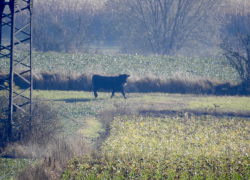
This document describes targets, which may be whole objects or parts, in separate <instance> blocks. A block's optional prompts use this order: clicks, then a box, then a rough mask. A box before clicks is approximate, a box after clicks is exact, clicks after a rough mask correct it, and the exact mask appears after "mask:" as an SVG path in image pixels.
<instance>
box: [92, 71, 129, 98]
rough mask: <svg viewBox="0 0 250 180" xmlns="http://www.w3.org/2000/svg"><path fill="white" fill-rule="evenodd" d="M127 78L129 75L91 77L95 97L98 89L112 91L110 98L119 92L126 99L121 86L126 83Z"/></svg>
mask: <svg viewBox="0 0 250 180" xmlns="http://www.w3.org/2000/svg"><path fill="white" fill-rule="evenodd" d="M129 76H130V75H127V74H120V75H119V76H100V75H93V77H92V84H93V88H94V95H95V97H97V96H98V95H97V92H96V91H97V90H98V89H111V90H112V95H111V98H112V97H113V96H114V94H115V92H116V91H119V92H121V93H122V95H123V97H124V98H125V99H126V96H125V92H124V87H123V84H125V83H126V82H127V78H128V77H129Z"/></svg>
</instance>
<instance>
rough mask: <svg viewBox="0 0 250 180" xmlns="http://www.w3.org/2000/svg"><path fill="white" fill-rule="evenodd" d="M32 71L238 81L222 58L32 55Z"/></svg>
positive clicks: (5, 65)
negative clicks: (184, 75) (181, 76)
mask: <svg viewBox="0 0 250 180" xmlns="http://www.w3.org/2000/svg"><path fill="white" fill-rule="evenodd" d="M24 54H25V53H21V52H19V53H16V58H20V59H22V57H23V56H24ZM8 61H9V60H1V62H0V67H1V68H0V70H3V71H8V70H9V62H8ZM33 68H34V72H36V71H41V70H46V71H49V72H65V73H71V74H72V73H84V72H88V71H91V72H94V73H105V74H111V75H114V74H120V73H126V74H132V75H138V76H145V75H156V76H162V75H168V76H173V75H177V74H179V73H188V74H190V75H195V76H201V77H206V78H213V79H214V78H215V79H219V80H222V81H239V76H238V75H237V72H236V71H235V70H234V69H232V68H231V67H230V66H229V65H228V64H227V62H226V61H225V59H216V58H192V57H170V56H152V55H149V56H141V55H137V56H136V55H87V54H62V53H55V52H48V53H39V52H35V53H33Z"/></svg>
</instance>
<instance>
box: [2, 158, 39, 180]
mask: <svg viewBox="0 0 250 180" xmlns="http://www.w3.org/2000/svg"><path fill="white" fill-rule="evenodd" d="M35 161H36V160H29V159H11V158H0V179H15V178H16V177H17V173H18V172H20V171H21V170H22V169H23V168H24V167H25V166H27V165H29V164H31V163H34V162H35Z"/></svg>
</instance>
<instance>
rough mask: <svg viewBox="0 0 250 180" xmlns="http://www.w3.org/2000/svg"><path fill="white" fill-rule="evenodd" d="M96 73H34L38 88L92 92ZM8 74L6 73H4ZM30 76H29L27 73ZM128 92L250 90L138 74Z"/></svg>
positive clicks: (192, 79)
mask: <svg viewBox="0 0 250 180" xmlns="http://www.w3.org/2000/svg"><path fill="white" fill-rule="evenodd" d="M92 75H93V73H84V74H80V75H68V74H65V73H50V72H46V71H43V72H39V73H36V74H35V75H34V78H33V79H34V85H33V88H34V89H39V90H67V91H69V90H72V91H92V90H93V89H92V88H93V87H92V82H91V79H92ZM0 77H2V78H3V77H6V74H0ZM27 78H28V75H27ZM15 84H16V85H17V86H19V87H20V88H25V84H23V83H22V80H21V79H18V77H17V78H16V81H15ZM125 91H126V92H142V93H148V92H163V93H180V94H213V95H249V94H250V90H249V89H247V87H245V86H244V85H242V84H232V83H229V82H220V81H218V80H211V79H208V78H204V77H197V76H188V75H186V74H176V75H174V76H172V77H169V76H161V77H159V76H153V75H149V76H145V77H138V76H133V75H131V76H130V77H129V78H128V84H127V85H126V87H125Z"/></svg>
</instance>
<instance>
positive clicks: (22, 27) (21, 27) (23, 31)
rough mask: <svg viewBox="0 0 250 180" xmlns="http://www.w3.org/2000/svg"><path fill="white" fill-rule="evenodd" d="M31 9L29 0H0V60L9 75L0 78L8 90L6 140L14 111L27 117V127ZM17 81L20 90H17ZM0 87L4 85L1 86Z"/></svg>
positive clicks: (30, 76)
mask: <svg viewBox="0 0 250 180" xmlns="http://www.w3.org/2000/svg"><path fill="white" fill-rule="evenodd" d="M32 9H33V0H0V13H1V17H0V18H1V25H0V43H1V44H0V58H1V59H2V60H5V61H6V59H9V62H10V69H9V76H8V77H6V78H5V79H0V81H2V83H1V84H3V81H5V82H7V87H6V86H5V88H6V89H8V90H9V119H8V123H7V127H8V128H7V133H8V138H9V139H11V138H12V122H13V117H14V115H15V112H16V110H17V109H19V110H21V111H23V112H24V113H26V114H28V115H29V117H30V119H29V125H30V126H31V110H32V107H31V104H32V91H33V78H32ZM16 80H18V81H19V82H20V81H21V82H20V83H21V84H22V87H24V89H22V90H17V88H15V86H14V82H16ZM3 87H4V86H3Z"/></svg>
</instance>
